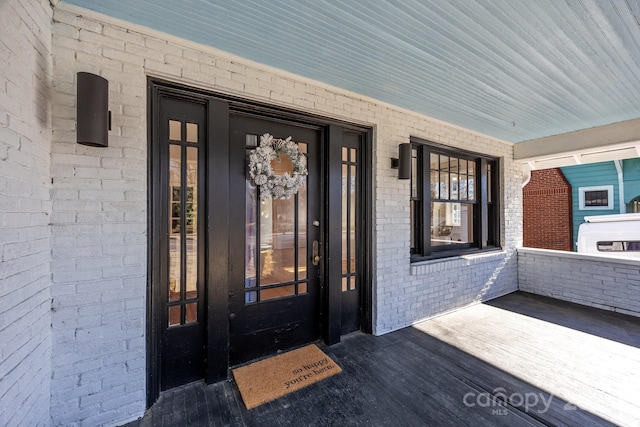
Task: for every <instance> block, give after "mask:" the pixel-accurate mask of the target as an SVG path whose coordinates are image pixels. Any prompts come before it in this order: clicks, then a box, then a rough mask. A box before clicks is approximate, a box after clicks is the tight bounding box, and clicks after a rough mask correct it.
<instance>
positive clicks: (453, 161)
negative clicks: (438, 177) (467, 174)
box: [449, 157, 460, 173]
mask: <svg viewBox="0 0 640 427" xmlns="http://www.w3.org/2000/svg"><path fill="white" fill-rule="evenodd" d="M459 161H460V159H458V158H456V157H449V171H451V172H453V173H457V172H458V162H459Z"/></svg>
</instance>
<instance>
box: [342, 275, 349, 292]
mask: <svg viewBox="0 0 640 427" xmlns="http://www.w3.org/2000/svg"><path fill="white" fill-rule="evenodd" d="M348 283H349V280H348V278H347V277H343V278H342V292H347V291H348V290H349V285H348Z"/></svg>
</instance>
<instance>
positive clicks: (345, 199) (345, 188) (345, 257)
mask: <svg viewBox="0 0 640 427" xmlns="http://www.w3.org/2000/svg"><path fill="white" fill-rule="evenodd" d="M348 172H349V166H347V165H345V164H343V165H342V274H347V273H348V272H349V270H348V268H347V264H348V262H349V254H348V252H347V250H348V242H347V239H348V238H349V236H348V235H347V233H348V231H347V230H348V228H347V226H348V224H347V221H348V220H349V219H348V218H347V213H348V211H349V185H348V184H349V183H348V179H349V177H348Z"/></svg>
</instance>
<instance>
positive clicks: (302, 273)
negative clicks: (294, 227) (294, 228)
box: [297, 185, 307, 280]
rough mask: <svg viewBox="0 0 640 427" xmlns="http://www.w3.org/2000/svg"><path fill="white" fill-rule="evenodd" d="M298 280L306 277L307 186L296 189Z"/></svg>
mask: <svg viewBox="0 0 640 427" xmlns="http://www.w3.org/2000/svg"><path fill="white" fill-rule="evenodd" d="M297 197H298V280H304V279H306V278H307V186H306V185H305V186H304V187H302V188H300V190H298V196H297Z"/></svg>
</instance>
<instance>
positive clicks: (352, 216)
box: [349, 156, 356, 273]
mask: <svg viewBox="0 0 640 427" xmlns="http://www.w3.org/2000/svg"><path fill="white" fill-rule="evenodd" d="M354 157H355V156H354ZM349 172H350V174H349V175H350V176H349V181H350V182H349V238H350V243H351V244H350V248H349V249H350V250H349V252H350V253H349V258H350V260H351V261H350V263H349V264H350V268H349V272H351V273H353V272H355V271H356V166H355V165H351V167H350V171H349Z"/></svg>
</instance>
